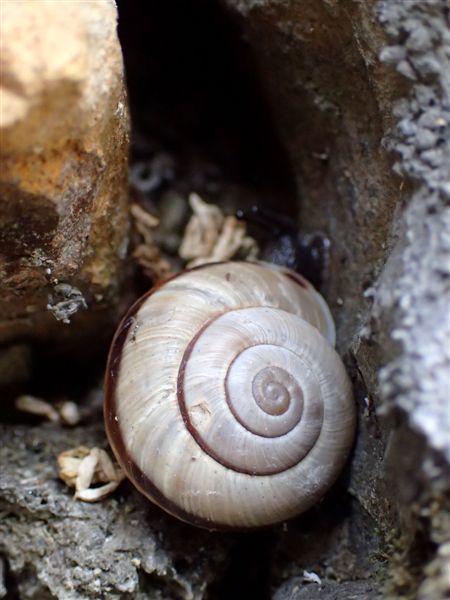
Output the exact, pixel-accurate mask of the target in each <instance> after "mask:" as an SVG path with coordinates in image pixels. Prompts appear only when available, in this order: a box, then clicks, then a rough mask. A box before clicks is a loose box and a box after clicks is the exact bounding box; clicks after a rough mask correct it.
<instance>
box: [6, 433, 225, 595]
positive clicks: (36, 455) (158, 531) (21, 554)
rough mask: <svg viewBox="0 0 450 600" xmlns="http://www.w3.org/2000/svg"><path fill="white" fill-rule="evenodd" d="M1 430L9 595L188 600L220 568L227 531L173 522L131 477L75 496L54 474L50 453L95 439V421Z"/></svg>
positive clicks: (100, 437) (99, 440)
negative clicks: (113, 488) (109, 493)
mask: <svg viewBox="0 0 450 600" xmlns="http://www.w3.org/2000/svg"><path fill="white" fill-rule="evenodd" d="M0 433H1V439H2V447H1V449H0V464H1V465H2V469H1V475H0V496H1V500H0V512H1V514H2V515H8V516H7V518H5V517H3V518H2V519H1V520H0V553H1V554H3V555H5V556H7V558H8V572H9V573H10V575H11V576H12V578H13V579H14V581H15V582H16V585H17V589H16V590H15V591H16V593H17V597H19V598H61V599H64V600H85V599H87V598H95V599H97V598H100V597H102V598H108V600H119V599H123V600H125V599H126V598H130V597H133V598H138V599H142V600H144V599H146V598H155V599H156V598H177V599H180V600H181V599H185V600H196V599H200V598H203V597H204V595H205V593H206V589H207V587H208V584H209V583H210V581H211V578H212V577H213V576H214V577H219V576H220V573H221V571H222V569H223V566H224V565H225V562H226V552H225V550H226V547H227V542H226V540H225V539H223V538H222V539H219V538H218V537H217V536H215V535H214V534H210V533H208V532H206V531H201V530H195V529H192V528H190V527H189V526H187V525H185V526H184V525H180V524H178V523H177V522H176V521H175V520H173V519H171V518H170V517H167V516H165V515H164V514H162V512H161V511H160V510H159V509H158V508H156V507H155V506H153V505H152V504H150V503H149V502H148V501H147V500H146V499H145V498H143V497H142V496H141V495H140V494H139V493H138V492H137V491H135V490H133V489H132V488H131V486H130V485H129V484H127V483H124V484H122V487H121V489H120V490H119V492H116V493H115V495H114V497H113V498H110V499H108V500H106V501H104V502H102V503H100V504H86V503H82V502H78V501H77V500H74V499H73V490H71V489H69V488H67V487H66V486H65V485H64V483H63V482H62V481H60V480H59V479H58V466H57V464H56V458H55V457H56V454H57V453H59V452H61V451H63V450H67V448H68V447H75V446H78V445H80V444H81V443H82V444H88V445H90V446H98V445H100V446H101V445H103V444H104V442H105V437H104V433H103V430H102V427H99V426H89V427H88V426H84V427H79V428H77V429H73V430H67V429H65V430H64V429H62V428H61V427H59V426H53V425H41V426H39V427H23V426H16V427H12V426H9V427H2V428H1V432H0ZM55 453H56V454H55ZM0 589H1V584H0ZM9 591H10V592H12V590H11V589H9Z"/></svg>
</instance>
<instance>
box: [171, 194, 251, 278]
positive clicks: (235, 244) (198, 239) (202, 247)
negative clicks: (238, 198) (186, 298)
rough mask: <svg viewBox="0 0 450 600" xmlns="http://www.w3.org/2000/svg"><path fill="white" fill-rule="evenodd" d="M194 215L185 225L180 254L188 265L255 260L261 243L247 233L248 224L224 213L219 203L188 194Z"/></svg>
mask: <svg viewBox="0 0 450 600" xmlns="http://www.w3.org/2000/svg"><path fill="white" fill-rule="evenodd" d="M189 204H190V206H191V208H192V211H193V213H194V214H193V215H192V217H191V219H190V220H189V223H188V224H187V226H186V229H185V232H184V237H183V240H182V242H181V245H180V249H179V254H180V256H181V258H183V259H184V260H187V261H188V262H187V264H186V266H187V267H195V266H197V265H200V264H203V263H208V262H218V261H223V260H230V259H232V258H241V259H247V260H254V259H255V258H257V256H258V246H257V244H256V242H255V240H254V239H253V238H251V237H250V236H248V235H247V232H246V226H245V224H244V223H243V222H241V221H238V220H237V219H236V217H234V216H224V214H223V213H222V211H221V210H220V209H219V207H218V206H215V205H214V204H208V203H206V202H204V201H203V200H202V199H201V198H200V196H198V195H197V194H191V195H190V196H189Z"/></svg>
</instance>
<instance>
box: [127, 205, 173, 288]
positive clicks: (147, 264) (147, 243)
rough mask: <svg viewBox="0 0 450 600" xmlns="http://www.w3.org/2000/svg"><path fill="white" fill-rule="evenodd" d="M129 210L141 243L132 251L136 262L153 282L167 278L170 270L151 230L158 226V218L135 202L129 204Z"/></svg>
mask: <svg viewBox="0 0 450 600" xmlns="http://www.w3.org/2000/svg"><path fill="white" fill-rule="evenodd" d="M130 211H131V215H132V217H133V219H134V223H135V227H136V230H137V232H138V233H139V235H140V236H141V238H142V241H141V243H140V244H138V245H137V246H136V248H135V249H134V252H133V256H134V258H135V259H136V262H137V263H138V264H139V265H140V266H141V267H142V268H143V269H144V270H145V272H146V273H147V275H148V276H149V277H150V278H151V279H152V280H153V281H154V282H157V281H160V280H163V279H167V277H169V275H171V272H172V270H171V267H170V264H169V262H168V261H167V260H166V259H165V258H164V257H163V256H162V254H161V252H160V250H159V248H158V246H157V245H156V243H155V241H154V237H153V230H154V229H155V227H157V226H158V224H159V220H158V219H157V218H156V217H155V216H154V215H152V214H150V213H149V212H148V211H146V210H144V208H142V206H140V205H139V204H137V203H135V204H133V205H132V206H131V209H130Z"/></svg>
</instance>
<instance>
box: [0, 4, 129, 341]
mask: <svg viewBox="0 0 450 600" xmlns="http://www.w3.org/2000/svg"><path fill="white" fill-rule="evenodd" d="M116 25H117V10H116V6H115V3H114V1H113V0H106V1H104V2H90V3H83V2H82V3H70V2H32V1H28V2H3V3H2V36H1V37H2V39H1V45H2V73H3V75H2V78H1V84H0V85H1V95H2V110H1V115H0V119H1V122H0V127H1V136H2V138H1V140H2V141H1V147H0V155H1V165H2V168H1V174H0V198H1V200H0V279H1V284H2V294H1V297H0V344H1V343H4V342H6V341H9V340H14V339H17V338H19V337H24V336H29V337H33V338H35V339H36V338H37V339H47V340H48V339H50V338H63V337H65V338H69V339H70V338H72V337H76V336H84V337H87V331H90V332H91V334H94V330H95V323H97V322H98V323H100V322H101V320H102V319H101V317H102V315H103V314H104V313H105V310H106V309H107V308H108V307H109V306H110V305H111V304H112V303H114V301H115V300H116V295H117V287H118V279H119V275H120V263H121V260H122V259H123V257H124V255H125V252H126V246H127V228H128V215H127V192H126V185H127V152H128V129H129V121H128V109H127V101H126V94H125V87H124V77H123V64H122V54H121V49H120V45H119V42H118V39H117V32H116ZM86 309H87V310H86ZM52 313H53V314H52ZM75 313H77V314H76V315H75ZM81 315H82V316H81ZM55 317H56V318H55ZM72 319H73V320H74V321H75V322H76V326H75V327H68V325H67V322H68V321H70V320H72Z"/></svg>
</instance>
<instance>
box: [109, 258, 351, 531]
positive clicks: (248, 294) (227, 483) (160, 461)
mask: <svg viewBox="0 0 450 600" xmlns="http://www.w3.org/2000/svg"><path fill="white" fill-rule="evenodd" d="M334 341H335V329H334V324H333V320H332V317H331V314H330V311H329V309H328V307H327V305H326V303H325V301H324V299H323V298H322V296H321V295H319V293H318V292H316V291H315V289H314V288H313V287H312V285H311V284H309V283H308V282H307V281H306V280H305V279H304V278H303V277H301V276H300V275H298V274H297V273H295V272H293V271H290V270H288V269H286V268H284V267H278V266H275V265H270V264H265V263H247V262H224V263H214V264H206V265H202V266H200V267H196V268H194V269H191V270H186V271H183V272H181V273H179V274H178V275H175V276H174V277H172V278H171V279H169V280H167V281H166V282H164V283H163V284H160V285H158V286H156V287H155V288H153V289H151V290H150V291H149V292H148V293H147V294H145V295H144V296H143V297H142V298H141V299H140V300H138V301H137V302H136V303H135V304H134V306H132V308H131V309H130V310H129V312H128V314H127V315H126V316H125V318H124V319H123V321H122V323H121V325H120V326H119V329H118V331H117V333H116V335H115V338H114V340H113V343H112V347H111V351H110V355H109V359H108V366H107V374H106V381H105V423H106V430H107V434H108V438H109V441H110V444H111V447H112V449H113V451H114V453H115V455H116V457H117V460H118V461H119V463H120V464H121V466H122V468H123V469H124V471H125V473H126V475H127V476H128V478H129V479H130V480H131V481H132V482H133V483H134V485H135V486H136V487H137V488H138V489H139V490H140V491H141V492H142V493H143V494H144V495H146V496H147V497H148V498H150V499H151V500H152V501H153V502H154V503H156V504H158V505H159V506H160V507H162V508H163V509H164V510H166V511H167V512H169V513H171V514H172V515H174V516H176V517H178V518H179V519H181V520H184V521H187V522H188V523H191V524H193V525H197V526H200V527H205V528H207V529H211V530H213V529H219V530H220V529H248V528H254V527H261V526H267V525H271V524H275V523H279V522H282V521H285V520H286V519H289V518H292V517H294V516H295V515H297V514H299V513H301V512H303V511H305V510H306V509H308V508H309V507H310V506H312V505H313V504H314V503H315V502H317V501H318V500H319V499H320V498H321V497H322V496H323V495H324V493H325V491H326V490H327V489H328V488H329V487H330V486H331V485H332V483H333V482H334V481H335V479H336V478H337V476H338V474H339V473H340V471H341V469H342V467H343V465H344V463H345V460H346V458H347V456H348V453H349V451H350V448H351V445H352V442H353V437H354V430H355V408H354V403H353V399H352V393H351V387H350V383H349V380H348V377H347V374H346V372H345V369H344V366H343V364H342V362H341V359H340V358H339V356H338V355H337V353H336V352H335V350H334V348H333V345H334Z"/></svg>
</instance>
